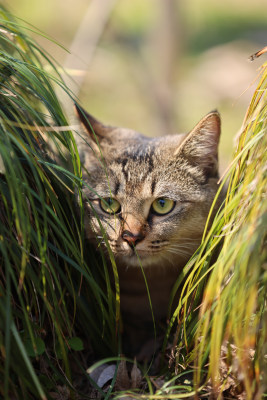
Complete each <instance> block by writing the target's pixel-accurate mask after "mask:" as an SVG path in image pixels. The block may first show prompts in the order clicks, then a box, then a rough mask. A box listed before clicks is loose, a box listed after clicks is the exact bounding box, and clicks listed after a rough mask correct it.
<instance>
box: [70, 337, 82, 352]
mask: <svg viewBox="0 0 267 400" xmlns="http://www.w3.org/2000/svg"><path fill="white" fill-rule="evenodd" d="M68 343H69V346H70V348H71V349H72V350H75V351H81V350H83V349H84V346H83V342H82V340H81V339H80V338H79V337H72V338H70V339H69V340H68Z"/></svg>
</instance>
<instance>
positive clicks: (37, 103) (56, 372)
mask: <svg viewBox="0 0 267 400" xmlns="http://www.w3.org/2000/svg"><path fill="white" fill-rule="evenodd" d="M20 24H21V23H18V22H17V21H16V20H15V19H13V17H12V16H10V15H9V14H8V13H7V12H6V11H5V10H4V9H3V8H2V7H1V8H0V25H1V27H0V29H1V30H0V49H1V50H0V382H1V383H3V384H1V385H0V397H1V398H4V399H5V400H6V399H9V398H11V397H12V396H13V397H15V398H16V399H27V400H28V399H36V398H40V399H46V398H49V393H50V394H51V392H56V391H57V390H59V387H66V388H68V391H69V398H75V394H76V393H77V392H78V391H79V388H78V386H77V384H76V382H75V377H76V376H77V374H78V373H77V370H78V371H79V374H80V375H82V376H83V377H84V379H89V378H88V376H87V375H86V374H85V370H86V369H87V368H88V367H90V366H91V364H92V363H93V362H94V361H95V358H96V355H97V356H98V357H107V356H109V355H110V356H113V357H114V356H116V355H117V352H118V343H117V341H118V340H117V339H118V338H117V328H118V327H117V323H118V321H117V319H118V306H119V292H118V291H117V293H116V303H115V299H114V298H115V296H114V295H113V294H112V293H111V285H110V282H109V277H108V273H107V265H106V264H107V261H108V260H105V259H104V257H103V255H101V254H100V255H97V254H96V252H95V251H94V249H92V248H90V247H88V243H86V242H85V239H84V227H83V212H84V210H83V203H82V201H81V188H82V166H81V164H80V160H79V156H78V153H77V147H76V143H75V140H74V137H73V132H72V130H71V127H70V126H69V121H68V119H67V118H66V116H65V115H64V111H63V109H62V108H61V105H60V103H59V100H58V98H57V96H56V95H55V91H54V90H55V88H57V87H59V86H60V87H61V88H62V90H64V91H66V92H67V93H68V95H69V96H70V97H71V98H72V95H71V93H69V91H68V89H67V88H66V86H65V85H64V82H63V81H62V79H61V77H60V75H59V74H58V72H57V67H56V66H55V64H54V63H53V62H52V61H51V59H50V57H49V56H48V55H47V54H46V53H45V52H44V51H43V50H42V49H41V48H40V47H39V46H38V45H36V43H35V42H34V41H33V40H32V39H31V38H30V35H28V33H27V31H26V30H25V28H24V29H22V28H21V27H20ZM23 25H25V24H23ZM31 30H33V28H32V27H31V28H30V31H31ZM266 68H267V66H263V69H262V78H261V81H260V83H259V86H258V88H257V90H256V92H255V95H254V97H253V99H252V102H251V104H250V106H249V109H248V113H247V116H246V120H245V123H244V127H243V130H242V133H241V135H240V137H239V141H238V146H237V149H236V153H235V155H234V158H233V161H232V163H231V165H230V167H229V169H228V171H227V174H226V176H225V178H224V180H226V178H228V180H229V184H228V186H227V187H228V190H227V195H226V200H225V204H224V208H223V209H221V210H220V212H219V213H218V215H217V216H216V218H215V220H214V222H213V224H212V227H211V230H210V231H207V232H206V233H205V235H204V237H203V241H202V244H201V246H200V248H199V249H198V251H197V252H196V254H195V255H194V256H193V257H192V259H191V260H190V261H189V263H188V264H187V265H186V266H185V268H184V270H183V274H182V275H181V278H180V279H179V281H178V282H177V283H176V287H175V290H176V289H177V288H180V289H181V290H182V295H181V297H180V301H179V304H177V305H176V306H177V307H176V310H175V312H174V314H173V316H171V322H170V326H169V330H167V333H166V340H165V346H166V345H167V343H168V341H169V338H173V333H171V328H173V330H174V340H173V343H174V346H173V353H172V358H171V361H172V366H171V368H170V370H169V371H168V372H167V373H166V371H165V382H164V384H163V386H162V387H161V388H160V389H155V388H154V386H153V384H152V381H151V380H150V379H149V377H147V376H146V379H147V383H146V388H145V389H144V390H143V391H142V393H141V391H140V393H135V394H134V398H144V399H149V398H151V399H152V398H155V399H171V398H173V399H182V398H189V397H190V396H192V395H196V393H202V394H203V393H206V392H207V391H208V390H209V389H208V385H207V382H208V383H209V386H210V385H212V387H213V391H214V393H215V398H220V396H221V392H222V391H223V390H225V389H226V388H227V387H228V386H229V385H230V386H231V387H230V389H228V393H227V395H228V396H230V395H232V396H237V394H238V393H239V392H242V391H245V393H246V398H247V399H254V398H255V396H258V398H260V396H263V393H266V392H267V388H266V381H267V377H266V370H267V366H266V362H267V361H266V354H267V314H266V293H267V291H266V289H267V271H266V222H267V213H266V211H267V210H266V209H267V204H266V183H267V182H266V180H267V177H266V158H267V156H266V147H267V143H266V142H267V139H266V120H267V118H266V117H267V115H266V96H267V69H266ZM46 71H50V73H48V72H46ZM73 101H74V102H75V99H73ZM65 167H67V168H65ZM77 203H78V204H77ZM264 245H265V247H264ZM215 255H216V257H215ZM111 262H112V264H113V269H114V274H116V265H115V263H114V259H113V258H112V255H111ZM175 290H174V292H175ZM203 292H204V296H203ZM202 296H203V298H202ZM222 346H223V347H222ZM92 349H94V355H91V352H92ZM222 355H223V356H224V360H223V359H222ZM113 359H114V358H113ZM109 360H112V358H110V359H109ZM102 362H103V361H102ZM100 363H101V361H100ZM229 376H230V377H231V379H232V380H231V382H230V380H229ZM114 382H115V379H114V380H113V384H114ZM112 389H113V386H111V387H110V389H109V392H108V393H107V394H104V393H103V392H102V391H101V389H100V388H96V390H98V391H99V393H100V395H102V397H103V398H110V397H111V391H112ZM230 391H231V392H230ZM87 395H88V397H90V393H87ZM82 398H85V395H83V397H82ZM232 398H235V397H232Z"/></svg>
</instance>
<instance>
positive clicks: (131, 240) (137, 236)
mask: <svg viewBox="0 0 267 400" xmlns="http://www.w3.org/2000/svg"><path fill="white" fill-rule="evenodd" d="M121 236H122V238H123V240H125V241H126V242H128V244H129V245H130V246H131V247H133V246H136V245H137V243H138V242H141V240H143V239H144V235H143V234H142V233H141V232H138V233H132V232H130V231H127V230H125V231H123V232H122V235H121Z"/></svg>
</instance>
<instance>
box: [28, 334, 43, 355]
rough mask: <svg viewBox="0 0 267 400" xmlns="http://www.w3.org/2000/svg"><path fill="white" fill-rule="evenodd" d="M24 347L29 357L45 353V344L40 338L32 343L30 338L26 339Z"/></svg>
mask: <svg viewBox="0 0 267 400" xmlns="http://www.w3.org/2000/svg"><path fill="white" fill-rule="evenodd" d="M24 345H25V349H26V352H27V355H28V356H29V357H36V356H40V355H41V354H43V353H44V352H45V344H44V341H43V340H42V339H41V338H40V337H37V338H35V341H34V342H33V341H32V340H31V339H30V338H27V339H26V340H25V342H24Z"/></svg>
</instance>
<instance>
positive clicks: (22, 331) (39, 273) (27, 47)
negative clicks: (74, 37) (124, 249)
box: [0, 8, 116, 399]
mask: <svg viewBox="0 0 267 400" xmlns="http://www.w3.org/2000/svg"><path fill="white" fill-rule="evenodd" d="M0 24H1V31H0V46H1V52H0V160H1V163H0V165H1V167H0V168H1V174H0V265H1V270H0V380H1V382H3V384H1V385H0V397H1V398H5V399H8V398H9V395H10V394H14V395H15V396H16V398H23V399H30V398H42V399H44V398H45V397H46V394H47V392H48V388H47V387H46V386H45V385H42V384H41V381H47V379H48V378H49V380H50V385H51V384H52V386H54V387H56V385H57V384H58V383H62V384H63V382H66V381H67V382H68V384H69V385H71V382H72V376H71V368H70V365H69V360H68V353H71V351H73V350H75V344H74V345H73V343H76V342H75V341H74V342H73V341H71V338H73V337H76V336H78V337H80V338H82V340H84V341H85V340H86V339H87V340H90V341H91V344H90V346H94V348H96V349H97V350H98V351H99V353H100V354H101V351H102V352H105V354H106V353H108V352H112V351H113V352H114V349H115V348H116V338H115V329H114V326H115V322H114V321H115V317H114V315H113V314H112V312H111V311H110V307H108V303H109V302H110V301H109V302H108V300H107V295H106V293H105V290H103V284H102V286H101V284H100V282H101V281H102V283H103V282H104V280H103V277H102V276H101V274H100V273H99V268H97V260H96V257H95V255H94V252H90V250H89V251H87V247H88V246H85V244H84V237H83V230H84V229H83V220H82V218H77V217H76V208H80V210H79V212H80V215H81V216H82V213H83V205H82V202H81V200H78V201H79V205H78V207H77V206H75V198H77V199H81V196H80V192H81V184H82V181H81V165H80V161H79V156H78V153H77V148H76V144H75V141H74V139H73V135H72V132H71V130H70V129H69V128H68V125H69V123H68V120H67V119H66V117H65V115H64V112H63V110H62V108H61V106H60V103H59V101H58V99H57V97H56V95H55V92H54V86H60V87H61V88H62V89H63V90H65V91H66V92H67V93H68V90H67V88H66V87H65V86H64V83H63V82H62V80H61V78H60V76H59V74H58V73H57V69H56V67H55V66H54V64H53V63H52V62H51V61H50V59H49V57H48V56H47V54H46V53H45V52H43V51H42V49H40V48H39V47H38V46H37V45H36V44H35V43H34V42H33V41H32V40H31V39H30V37H29V36H28V35H27V34H26V33H25V30H22V29H21V28H20V26H19V24H17V22H16V21H15V20H14V19H13V18H12V17H11V16H10V15H9V14H8V13H7V12H6V11H5V10H4V9H2V8H1V9H0ZM44 65H45V66H49V67H50V68H49V70H50V71H51V70H52V71H53V74H48V73H47V72H45V70H44V67H43V66H44ZM69 96H71V94H69ZM73 101H74V100H73ZM54 153H56V155H55V154H54ZM55 160H56V161H57V162H55ZM58 162H59V163H58ZM67 164H68V167H69V168H68V170H66V169H64V168H63V167H62V166H60V165H67ZM86 252H87V253H88V254H87V255H86V257H85V253H86ZM85 258H86V259H87V260H90V265H88V264H87V263H86V261H85ZM76 340H77V339H76ZM77 351H78V350H77ZM40 357H41V358H40ZM40 362H43V363H45V364H46V369H47V371H48V372H47V373H46V374H44V373H42V372H41V370H40V366H39V367H36V366H37V365H39V364H40Z"/></svg>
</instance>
